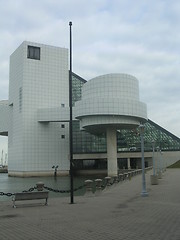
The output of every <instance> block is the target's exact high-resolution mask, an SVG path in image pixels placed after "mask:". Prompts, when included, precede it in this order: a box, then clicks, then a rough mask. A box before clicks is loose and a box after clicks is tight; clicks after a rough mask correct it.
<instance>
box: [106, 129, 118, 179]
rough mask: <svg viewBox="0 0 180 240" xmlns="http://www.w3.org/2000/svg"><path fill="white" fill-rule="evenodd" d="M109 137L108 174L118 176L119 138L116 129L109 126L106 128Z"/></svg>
mask: <svg viewBox="0 0 180 240" xmlns="http://www.w3.org/2000/svg"><path fill="white" fill-rule="evenodd" d="M106 138H107V168H108V176H110V177H112V176H117V174H118V168H117V138H116V129H114V128H107V130H106Z"/></svg>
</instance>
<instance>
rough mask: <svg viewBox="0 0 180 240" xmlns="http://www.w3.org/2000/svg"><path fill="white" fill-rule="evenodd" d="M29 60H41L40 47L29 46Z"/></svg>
mask: <svg viewBox="0 0 180 240" xmlns="http://www.w3.org/2000/svg"><path fill="white" fill-rule="evenodd" d="M27 58H30V59H35V60H40V47H34V46H28V48H27Z"/></svg>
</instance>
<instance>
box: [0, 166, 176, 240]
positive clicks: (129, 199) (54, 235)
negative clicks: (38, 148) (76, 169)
mask: <svg viewBox="0 0 180 240" xmlns="http://www.w3.org/2000/svg"><path fill="white" fill-rule="evenodd" d="M150 174H152V171H149V172H148V173H146V186H147V191H148V193H149V196H148V197H141V190H142V176H141V175H137V176H135V177H133V178H132V179H131V180H130V181H129V180H128V181H125V182H122V183H118V184H116V185H113V186H111V187H110V188H109V189H108V190H105V191H103V193H102V194H101V195H100V196H92V197H87V196H81V197H75V199H74V201H75V204H69V202H70V198H69V197H68V198H50V199H49V205H48V206H44V205H43V204H36V203H34V202H33V201H31V203H28V204H27V203H26V202H23V203H20V202H19V203H18V202H17V208H16V209H14V208H12V202H11V201H2V202H0V239H1V240H10V239H14V240H16V239H17V240H21V239H22V240H24V239H26V240H30V239H33V240H36V239H41V240H46V239H48V240H51V239H53V240H56V239H57V240H59V239H62V240H63V239H65V240H66V239H67V240H71V239H72V240H74V239H78V240H81V239H82V240H85V239H87V240H88V239H93V240H95V239H97V240H101V239H103V240H104V239H108V240H110V239H116V240H117V239H123V240H129V239H131V240H132V239H133V240H144V239H146V240H151V239H152V240H154V239H156V240H161V239H162V240H166V239H167V240H179V239H180V227H179V225H180V186H179V183H180V169H168V170H167V171H166V172H165V173H164V174H163V178H162V179H160V180H159V184H158V185H151V184H150ZM40 202H43V200H40Z"/></svg>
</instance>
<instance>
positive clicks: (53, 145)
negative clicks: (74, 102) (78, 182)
mask: <svg viewBox="0 0 180 240" xmlns="http://www.w3.org/2000/svg"><path fill="white" fill-rule="evenodd" d="M68 79H69V71H68V49H65V48H59V47H52V46H47V45H43V44H37V43H31V42H23V43H22V44H21V45H20V47H19V48H18V49H17V50H16V51H15V52H14V53H13V54H12V55H11V57H10V82H9V106H10V117H9V118H10V124H9V129H8V155H9V158H8V163H9V165H8V171H9V175H11V176H40V175H49V173H50V172H52V166H53V165H58V166H59V170H62V171H67V170H69V159H68V154H69V144H68V142H69V137H68V124H67V123H63V124H60V123H57V122H56V121H54V120H53V113H54V112H53V109H55V108H60V107H62V108H66V107H68V106H69V90H68V88H69V81H68ZM40 110H44V111H45V113H44V114H45V115H46V116H48V118H47V121H44V122H39V115H38V113H39V111H40ZM57 120H58V119H57Z"/></svg>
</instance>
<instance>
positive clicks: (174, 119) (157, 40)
mask: <svg viewBox="0 0 180 240" xmlns="http://www.w3.org/2000/svg"><path fill="white" fill-rule="evenodd" d="M0 16H1V17H0V46H1V51H0V100H2V99H8V82H9V56H10V55H11V53H12V52H13V51H14V50H15V49H16V48H17V47H18V46H19V45H20V44H21V43H22V42H23V41H24V40H28V41H33V42H39V43H43V44H48V45H54V46H59V47H67V48H69V21H72V22H73V71H74V72H75V73H77V74H78V75H80V76H81V77H83V78H85V79H86V80H89V79H91V78H93V77H95V76H98V75H101V74H106V73H127V74H131V75H133V76H135V77H136V78H137V79H138V80H139V86H140V99H141V100H142V101H143V102H145V103H146V104H147V109H148V118H149V119H151V120H152V121H154V122H156V123H157V124H159V125H160V126H162V127H164V128H166V129H167V130H168V131H170V132H172V133H173V134H175V135H176V136H178V137H180V67H179V65H180V28H179V26H180V1H179V0H151V1H149V0H90V1H87V0H0ZM5 142H6V138H5V137H0V151H1V149H2V148H5V149H6V144H5ZM4 151H5V150H4Z"/></svg>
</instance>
